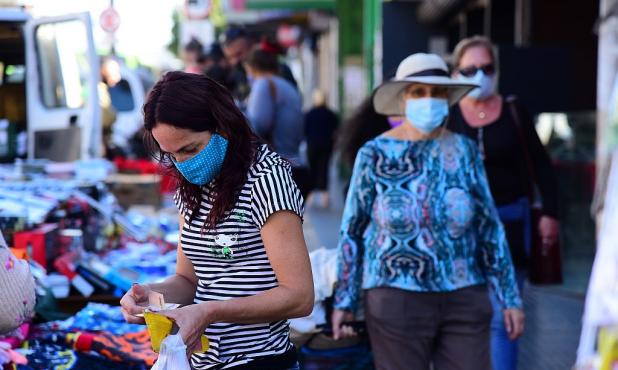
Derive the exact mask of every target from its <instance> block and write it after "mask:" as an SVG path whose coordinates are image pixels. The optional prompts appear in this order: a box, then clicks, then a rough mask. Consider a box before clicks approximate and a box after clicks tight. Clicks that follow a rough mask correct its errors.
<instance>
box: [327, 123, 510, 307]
mask: <svg viewBox="0 0 618 370" xmlns="http://www.w3.org/2000/svg"><path fill="white" fill-rule="evenodd" d="M338 248H339V253H338V266H339V268H338V283H337V289H336V292H335V307H336V308H339V309H343V310H348V311H355V310H356V309H357V305H358V301H359V295H360V293H361V289H371V288H376V287H393V288H399V289H405V290H409V291H414V292H449V291H453V290H457V289H461V288H465V287H468V286H472V285H479V284H485V283H486V282H488V281H489V283H491V284H492V286H493V287H494V289H495V291H496V293H497V295H498V298H499V299H500V301H501V302H502V304H503V306H504V307H506V308H520V307H522V302H521V299H520V296H519V292H518V290H517V284H516V281H515V271H514V268H513V264H512V262H511V256H510V252H509V248H508V244H507V241H506V237H505V233H504V228H503V226H502V224H501V223H500V219H499V218H498V212H497V211H496V206H495V205H494V201H493V198H492V196H491V193H490V190H489V186H488V183H487V179H486V177H485V170H484V168H483V161H482V160H481V158H480V155H479V153H478V149H477V147H476V145H474V143H472V142H471V141H470V140H469V139H467V138H465V137H464V136H461V135H458V134H454V133H451V132H450V131H445V132H444V134H442V135H441V136H440V137H439V138H437V139H433V140H426V141H407V140H398V139H393V138H388V137H385V136H380V137H378V138H376V139H374V140H372V141H370V142H368V143H366V144H365V145H364V146H363V147H362V148H361V149H360V151H359V153H358V155H357V157H356V163H355V165H354V171H353V174H352V180H351V183H350V189H349V191H348V196H347V199H346V204H345V209H344V214H343V220H342V225H341V233H340V240H339V247H338Z"/></svg>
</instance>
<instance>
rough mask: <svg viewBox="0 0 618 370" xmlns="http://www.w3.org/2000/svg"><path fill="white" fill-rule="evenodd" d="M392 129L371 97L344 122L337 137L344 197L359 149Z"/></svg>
mask: <svg viewBox="0 0 618 370" xmlns="http://www.w3.org/2000/svg"><path fill="white" fill-rule="evenodd" d="M390 128H392V126H391V124H390V120H389V119H388V118H387V116H384V115H382V114H379V113H378V112H376V110H375V108H374V107H373V96H369V97H367V98H366V99H365V100H363V101H362V103H361V104H360V105H359V106H358V108H356V110H355V111H354V112H353V113H352V115H351V116H350V118H348V119H347V120H346V121H344V123H343V126H342V129H341V130H340V132H339V135H338V144H337V146H338V147H339V150H340V153H341V159H340V167H341V171H340V173H341V174H342V176H343V177H344V183H345V184H346V185H345V186H344V190H343V191H344V197H345V195H346V194H347V193H348V187H349V180H350V176H351V173H352V168H353V167H354V160H355V159H356V154H357V153H358V151H359V149H360V148H361V147H362V146H363V145H364V144H365V143H366V142H368V141H369V140H371V139H373V138H375V137H376V136H378V135H380V134H382V133H383V132H385V131H387V130H389V129H390Z"/></svg>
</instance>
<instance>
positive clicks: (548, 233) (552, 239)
mask: <svg viewBox="0 0 618 370" xmlns="http://www.w3.org/2000/svg"><path fill="white" fill-rule="evenodd" d="M559 233H560V223H559V222H558V220H556V219H555V218H553V217H549V216H541V218H540V219H539V235H540V236H541V239H542V242H543V247H551V246H552V245H555V244H556V243H557V242H558V237H559Z"/></svg>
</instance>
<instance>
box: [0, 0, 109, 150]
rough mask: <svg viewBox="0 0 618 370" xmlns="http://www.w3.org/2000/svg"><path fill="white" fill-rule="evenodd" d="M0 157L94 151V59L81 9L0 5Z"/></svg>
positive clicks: (97, 113) (97, 132) (97, 124)
mask: <svg viewBox="0 0 618 370" xmlns="http://www.w3.org/2000/svg"><path fill="white" fill-rule="evenodd" d="M0 72H1V73H0V161H3V162H10V161H13V160H14V159H15V158H16V157H20V156H21V157H27V158H29V159H35V158H47V159H51V160H54V161H61V162H66V161H72V160H76V159H87V158H94V157H99V156H100V155H101V109H100V108H99V98H98V92H97V84H98V83H99V80H100V76H99V61H98V57H97V54H96V50H95V46H94V39H93V36H92V25H91V22H90V17H89V15H88V13H83V14H74V15H66V16H60V17H50V18H38V19H32V18H31V16H30V15H29V14H28V12H26V11H25V10H24V9H21V8H0Z"/></svg>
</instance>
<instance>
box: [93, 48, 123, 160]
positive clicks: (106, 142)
mask: <svg viewBox="0 0 618 370" xmlns="http://www.w3.org/2000/svg"><path fill="white" fill-rule="evenodd" d="M99 72H100V75H101V82H99V84H98V85H97V91H98V95H99V108H100V109H101V126H102V138H103V142H102V145H103V152H104V156H105V157H106V158H107V159H113V158H114V156H116V155H117V154H118V150H117V148H116V147H115V145H114V144H113V142H112V133H113V125H114V122H116V117H117V112H116V109H115V108H114V106H113V105H112V98H111V96H110V93H109V91H110V88H112V87H113V86H115V85H116V84H117V83H118V82H119V81H120V78H121V77H120V66H118V62H117V61H115V60H113V59H111V58H102V59H101V66H100V69H99Z"/></svg>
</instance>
